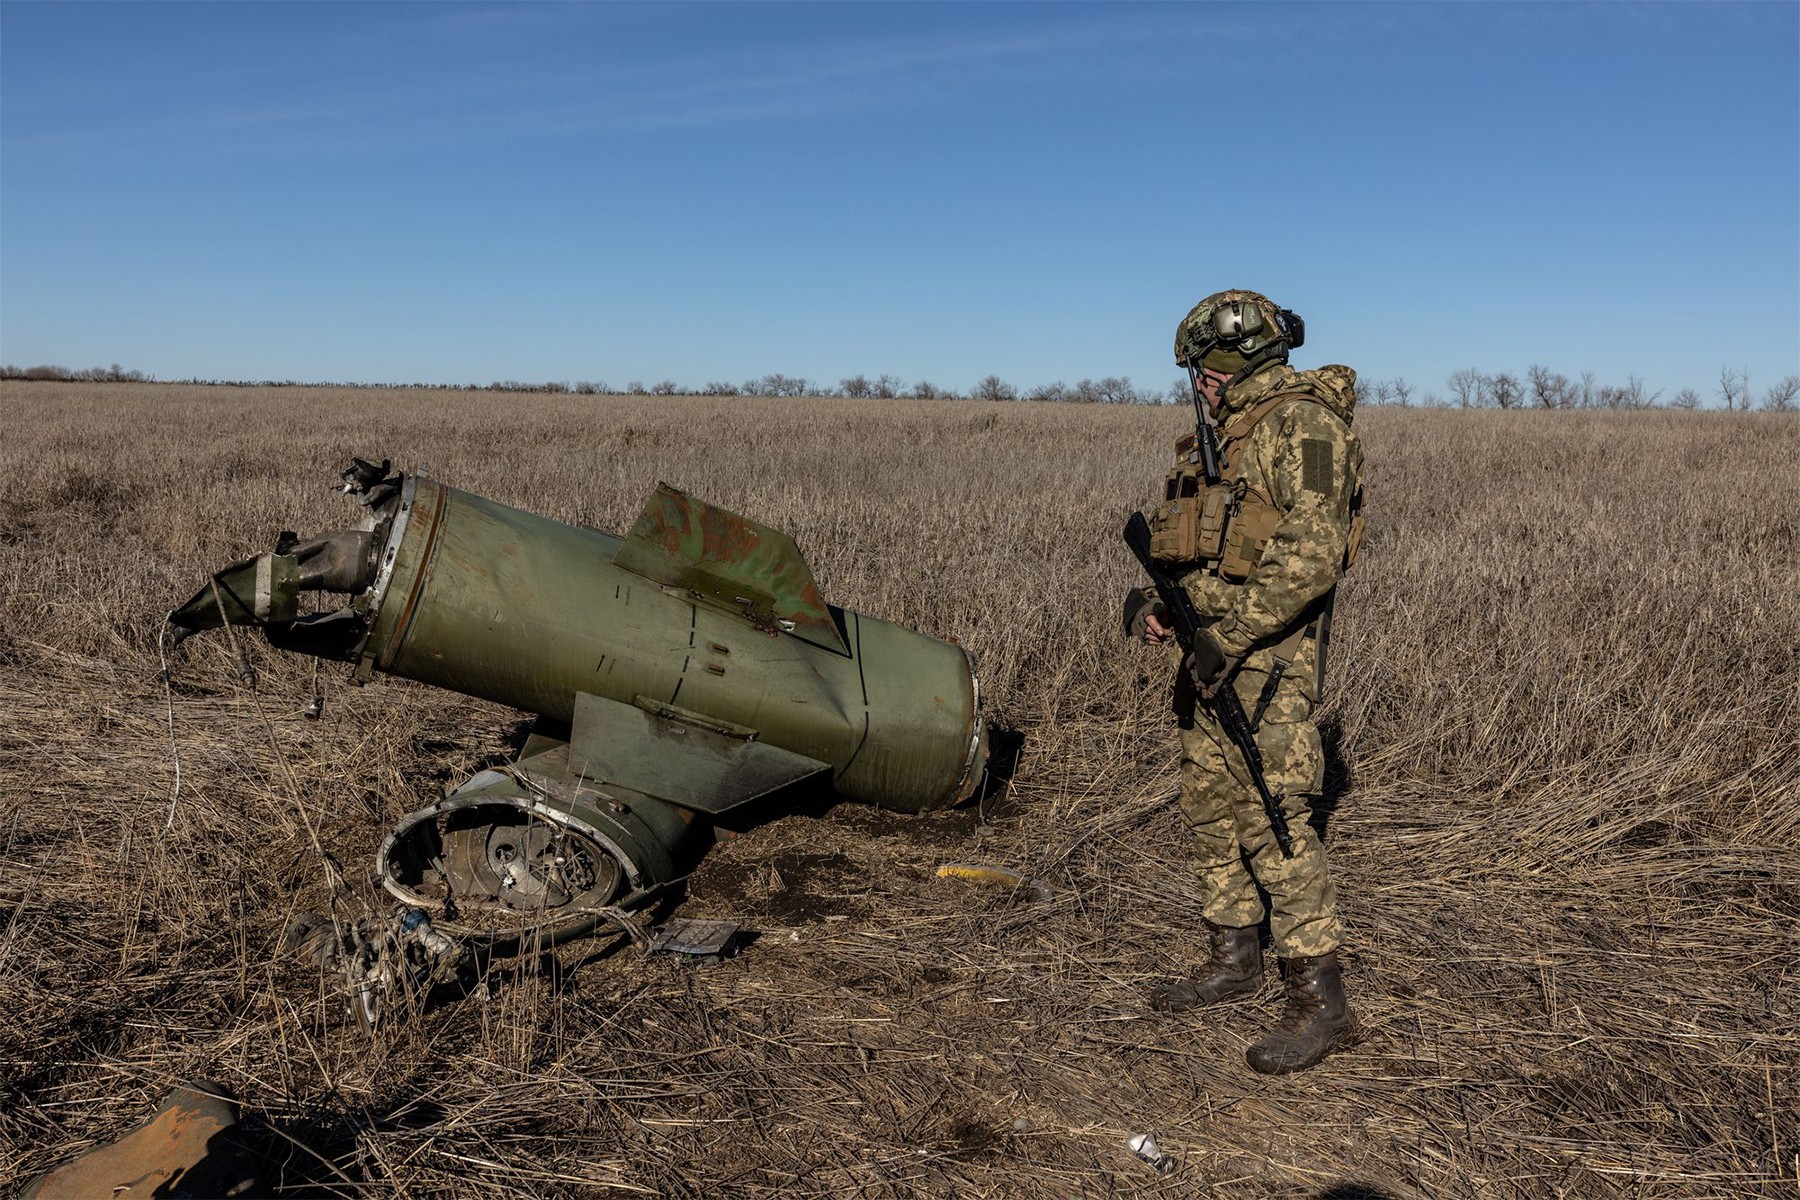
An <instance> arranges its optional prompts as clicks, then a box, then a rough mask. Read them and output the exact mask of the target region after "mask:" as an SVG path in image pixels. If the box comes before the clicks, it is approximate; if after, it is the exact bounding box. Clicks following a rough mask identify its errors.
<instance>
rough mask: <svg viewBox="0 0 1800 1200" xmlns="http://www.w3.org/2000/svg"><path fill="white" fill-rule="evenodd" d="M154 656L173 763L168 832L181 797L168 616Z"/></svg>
mask: <svg viewBox="0 0 1800 1200" xmlns="http://www.w3.org/2000/svg"><path fill="white" fill-rule="evenodd" d="M156 656H157V658H158V659H160V660H161V662H162V674H161V675H159V676H158V677H157V678H159V679H161V680H162V685H163V701H164V702H165V703H166V704H167V705H168V720H169V758H170V759H171V760H172V761H173V762H174V764H175V786H174V787H172V788H170V789H169V816H168V819H167V820H165V821H164V822H163V832H164V833H168V832H169V830H171V829H173V828H174V827H175V802H176V801H177V800H179V799H181V744H180V743H179V742H178V741H176V740H175V687H174V685H173V684H172V683H170V682H169V618H168V617H164V618H163V623H162V628H161V629H159V630H157V631H156Z"/></svg>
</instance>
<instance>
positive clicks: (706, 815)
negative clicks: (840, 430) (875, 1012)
mask: <svg viewBox="0 0 1800 1200" xmlns="http://www.w3.org/2000/svg"><path fill="white" fill-rule="evenodd" d="M343 480H344V482H343V487H342V489H341V490H343V491H344V492H345V494H346V495H349V496H351V497H354V498H355V499H356V500H357V501H358V502H359V503H360V504H361V505H362V507H363V509H364V517H363V520H362V521H361V523H360V524H359V525H358V527H356V528H354V529H345V530H338V531H334V532H330V533H326V534H323V535H320V536H318V537H314V538H310V539H307V540H304V541H302V540H300V539H299V538H297V537H296V536H295V535H293V534H283V535H281V537H280V538H279V539H278V541H277V544H276V547H275V549H274V551H272V552H271V553H268V554H262V555H258V556H257V557H255V558H252V559H248V560H246V561H244V562H240V563H237V564H235V565H233V566H230V567H227V568H226V569H225V570H223V571H220V572H219V573H217V574H216V575H214V576H213V577H212V579H211V580H210V581H209V582H208V583H207V584H206V586H204V587H202V588H201V589H200V590H199V592H197V593H196V594H195V595H194V597H193V598H192V599H191V600H189V601H188V602H187V603H186V604H184V605H182V606H181V607H180V608H178V609H176V610H175V611H174V612H172V613H171V614H170V616H169V624H170V628H171V638H170V642H171V645H173V644H178V643H179V642H181V641H183V640H185V639H186V638H187V637H190V636H192V635H193V634H194V633H197V632H199V631H201V630H205V629H213V628H218V627H220V626H222V625H225V624H231V625H242V626H253V627H256V628H259V629H260V630H261V631H262V633H263V634H264V636H265V637H266V638H267V640H268V641H269V642H270V643H271V644H272V645H274V646H276V647H278V648H281V649H283V650H289V651H294V652H297V653H302V654H311V655H315V656H317V657H320V658H325V659H335V660H342V661H347V662H350V663H353V664H355V671H354V678H355V679H356V680H357V681H359V682H360V681H366V680H368V679H369V678H371V677H372V676H373V675H374V673H376V672H383V673H387V674H392V675H398V676H401V677H404V678H407V679H413V680H417V681H419V682H422V683H428V684H432V685H435V686H437V687H443V688H447V689H449V690H451V691H456V692H461V693H463V694H465V695H470V696H476V697H480V698H482V699H485V700H492V701H495V702H498V703H500V704H505V705H509V706H511V707H513V708H517V709H522V710H524V711H526V712H528V713H533V714H536V715H537V716H538V721H537V724H536V725H535V726H534V728H533V732H532V736H531V738H530V739H529V741H528V742H527V743H526V745H525V747H524V750H523V752H522V753H521V755H520V757H519V759H518V761H517V762H515V763H513V764H512V765H510V766H508V767H505V768H500V769H496V770H488V771H482V772H480V773H478V774H476V775H475V776H474V777H472V778H470V779H469V780H467V781H466V782H464V783H463V784H462V785H461V786H460V787H457V788H456V789H454V790H453V791H452V792H451V793H450V794H449V795H448V796H447V797H446V798H445V799H444V800H442V801H440V802H438V803H436V804H433V805H431V806H429V807H427V808H424V809H421V810H420V811H418V812H414V813H412V814H409V815H408V816H407V817H406V818H404V819H403V820H401V821H400V823H399V824H398V825H397V826H396V827H395V828H394V829H393V830H392V831H391V832H390V833H389V834H388V836H387V838H386V840H385V841H384V842H383V844H382V846H381V849H380V851H379V852H378V860H377V863H376V878H377V879H378V880H379V881H380V883H381V885H382V886H383V887H385V888H386V889H387V890H388V891H389V892H391V893H392V894H393V895H394V896H396V897H397V898H398V899H399V900H401V901H402V902H404V903H407V904H414V905H419V906H421V907H424V908H426V909H429V910H431V911H432V912H433V913H434V914H435V919H436V920H437V921H438V924H439V926H440V927H441V928H445V929H447V930H450V931H451V932H454V933H459V934H468V933H491V932H493V930H494V929H495V927H496V922H495V919H494V918H495V917H496V915H498V916H499V917H501V918H506V919H508V920H510V923H511V924H512V925H513V926H515V927H517V926H519V925H522V924H525V923H530V924H531V925H533V926H534V927H536V928H538V929H540V930H541V929H542V928H544V927H545V926H546V925H548V926H552V927H556V928H562V927H566V926H568V925H570V924H572V923H574V922H575V921H576V920H577V919H578V918H581V917H583V916H584V915H590V914H591V913H592V911H593V910H595V909H596V908H599V907H600V906H604V905H608V904H630V903H632V902H635V901H638V900H641V899H643V898H645V897H647V896H648V895H650V894H651V893H652V892H654V891H655V890H657V889H658V888H659V887H660V886H662V885H663V884H665V883H667V882H669V881H670V880H672V879H674V878H677V877H678V876H679V875H680V874H681V873H682V872H683V870H684V868H683V865H682V859H683V855H684V853H685V852H687V850H688V849H689V848H690V842H691V841H692V839H693V834H694V830H695V829H696V827H697V826H703V825H704V824H705V823H706V821H708V820H710V819H711V818H714V817H718V816H721V815H723V814H726V813H729V812H732V811H733V810H737V809H739V808H741V807H742V806H745V805H749V804H751V803H752V802H753V801H756V800H759V799H762V798H764V797H767V796H770V795H771V794H773V793H777V792H781V791H784V790H786V789H790V788H798V787H801V786H803V785H806V784H809V783H810V784H814V785H829V786H830V787H831V788H833V789H835V791H836V792H837V793H838V794H839V795H841V796H843V797H845V798H847V799H851V800H857V801H862V802H865V803H870V804H875V805H879V806H881V807H884V808H892V809H899V810H904V811H910V812H924V811H929V810H931V809H935V808H941V807H945V806H948V805H954V804H960V803H962V802H964V801H966V800H968V799H970V798H971V797H973V795H974V794H975V792H976V790H977V788H978V787H979V784H980V781H981V777H982V772H983V770H984V767H985V764H986V760H987V737H986V731H985V728H984V725H983V721H982V716H981V705H980V694H979V685H978V683H977V680H976V678H975V675H974V672H973V670H972V667H971V664H970V661H969V659H968V656H967V655H966V654H965V653H964V652H963V650H962V649H961V648H960V647H957V646H955V645H952V644H950V643H947V642H941V641H938V640H936V639H934V638H930V637H926V636H924V635H921V634H918V633H914V632H912V631H910V630H908V629H905V628H902V627H901V626H898V625H895V624H892V623H890V622H887V621H883V620H880V619H878V618H875V617H871V616H867V615H863V614H859V613H856V612H852V611H849V610H847V609H842V608H838V607H836V606H834V605H829V604H827V603H825V601H824V600H823V599H822V598H821V596H820V594H819V591H818V587H817V585H816V584H815V583H814V581H813V577H812V572H811V571H810V570H809V569H808V567H807V565H806V563H805V561H804V560H803V559H802V558H801V556H800V552H799V550H798V548H797V547H796V546H795V544H794V542H793V540H792V539H791V538H790V537H788V536H787V535H786V534H783V533H781V532H779V531H777V530H774V529H771V528H769V527H767V526H765V525H761V524H758V523H757V522H755V521H752V520H748V519H746V518H744V517H740V516H737V515H736V514H733V513H730V512H726V511H725V510H723V509H720V508H716V507H714V506H712V505H710V504H707V503H705V502H704V501H701V500H698V499H696V498H694V497H692V496H689V495H687V494H685V493H683V492H680V491H677V490H676V489H674V488H671V487H669V486H667V485H659V486H658V487H657V488H656V490H655V491H654V492H653V493H652V494H651V496H650V498H649V501H648V502H647V503H646V504H645V506H644V510H643V512H642V514H641V515H640V516H639V517H638V519H637V522H636V524H634V525H633V526H632V528H631V530H630V532H629V533H628V534H627V535H626V536H625V537H623V538H619V537H616V536H614V535H612V534H608V533H602V532H600V531H598V530H594V529H586V528H578V527H574V526H570V525H564V524H560V523H558V522H556V521H551V520H548V519H547V518H544V517H540V516H536V515H534V514H532V513H529V512H525V511H522V510H520V509H516V508H511V507H508V506H506V505H503V504H498V503H495V502H494V501H492V500H487V499H484V498H482V497H480V496H476V495H473V494H471V493H468V492H463V491H458V490H457V489H455V488H452V487H448V486H446V485H444V484H442V483H439V482H438V481H436V480H435V479H431V478H428V477H426V476H424V475H422V474H419V473H413V474H401V473H399V472H395V471H392V470H390V469H389V465H388V464H387V463H386V462H383V463H381V464H380V465H379V466H377V465H375V464H372V463H368V462H365V461H363V460H360V459H358V460H356V461H355V463H354V464H353V465H352V466H351V467H350V469H349V470H347V471H345V472H344V475H343ZM307 592H315V593H325V594H335V595H340V596H344V597H346V598H347V602H346V603H344V604H343V605H342V606H341V607H338V608H335V609H331V610H329V611H324V612H318V613H302V612H301V602H300V601H301V596H302V594H303V593H307ZM506 923H507V922H506V921H501V922H500V924H506Z"/></svg>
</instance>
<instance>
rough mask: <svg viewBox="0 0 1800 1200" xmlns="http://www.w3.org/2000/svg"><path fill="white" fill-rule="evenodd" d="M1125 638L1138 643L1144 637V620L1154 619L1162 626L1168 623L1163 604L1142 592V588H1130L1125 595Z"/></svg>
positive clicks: (1166, 611)
mask: <svg viewBox="0 0 1800 1200" xmlns="http://www.w3.org/2000/svg"><path fill="white" fill-rule="evenodd" d="M1124 616H1125V621H1124V624H1125V636H1126V637H1128V638H1130V639H1131V640H1132V641H1134V642H1135V641H1139V640H1141V639H1142V638H1143V636H1144V629H1145V624H1144V622H1145V621H1146V619H1148V618H1150V617H1155V618H1156V619H1157V620H1158V621H1161V622H1162V623H1163V624H1164V625H1167V624H1168V623H1169V610H1168V609H1166V608H1164V607H1163V602H1162V601H1161V600H1158V599H1157V598H1156V597H1155V596H1153V595H1151V594H1149V593H1148V592H1146V591H1144V589H1143V588H1132V589H1131V590H1130V591H1129V592H1126V593H1125V614H1124Z"/></svg>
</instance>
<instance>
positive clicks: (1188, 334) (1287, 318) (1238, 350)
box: [1175, 291, 1306, 375]
mask: <svg viewBox="0 0 1800 1200" xmlns="http://www.w3.org/2000/svg"><path fill="white" fill-rule="evenodd" d="M1305 340H1306V322H1304V321H1302V320H1301V319H1300V315H1299V314H1298V313H1296V312H1293V311H1291V310H1289V309H1285V308H1279V307H1277V306H1276V304H1275V302H1274V301H1273V300H1271V299H1269V298H1268V297H1267V296H1265V295H1263V294H1262V293H1260V292H1245V291H1227V292H1214V293H1213V294H1212V295H1210V296H1208V297H1207V298H1206V299H1204V300H1202V301H1201V302H1200V303H1198V304H1196V305H1194V307H1193V308H1192V309H1191V310H1190V311H1189V312H1188V315H1187V316H1185V317H1183V318H1182V319H1181V324H1179V325H1177V326H1176V327H1175V363H1176V365H1177V366H1183V367H1205V368H1206V369H1208V370H1211V371H1221V372H1224V373H1225V374H1227V375H1236V374H1239V373H1240V372H1242V371H1244V370H1246V369H1248V368H1249V367H1252V366H1258V365H1260V364H1262V363H1265V362H1268V361H1270V360H1271V359H1281V360H1283V361H1286V359H1287V355H1288V351H1289V350H1291V349H1293V348H1294V347H1295V346H1298V345H1300V344H1301V343H1302V342H1304V341H1305Z"/></svg>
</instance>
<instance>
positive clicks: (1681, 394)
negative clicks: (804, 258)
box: [0, 363, 1800, 412]
mask: <svg viewBox="0 0 1800 1200" xmlns="http://www.w3.org/2000/svg"><path fill="white" fill-rule="evenodd" d="M0 379H36V380H55V381H62V382H70V383H74V382H82V383H151V382H155V379H154V377H153V376H150V375H146V374H144V373H143V372H142V371H127V370H125V369H123V368H122V367H120V366H119V364H118V363H114V364H113V365H112V366H110V367H91V368H88V369H87V370H75V371H72V370H70V369H69V368H67V367H53V366H41V367H14V366H3V367H0ZM168 382H170V383H175V384H189V385H209V386H220V387H273V388H280V387H342V388H387V389H396V390H408V389H429V390H448V391H468V392H478V391H488V392H535V393H540V394H552V395H563V394H573V395H579V396H844V397H848V398H850V399H852V400H896V399H912V400H987V401H1020V402H1025V403H1041V404H1186V403H1188V402H1189V401H1190V400H1191V399H1192V395H1193V394H1192V391H1191V389H1190V386H1189V384H1188V381H1187V380H1186V379H1185V378H1183V379H1177V380H1175V382H1174V383H1173V384H1172V385H1171V386H1170V387H1169V389H1168V390H1167V391H1158V390H1156V389H1155V388H1140V387H1137V386H1135V385H1133V384H1132V382H1131V379H1130V377H1128V376H1123V375H1119V376H1114V375H1109V376H1107V377H1106V378H1104V379H1098V380H1095V379H1083V380H1081V381H1080V382H1078V383H1074V384H1067V383H1063V382H1061V381H1058V382H1056V383H1046V384H1040V385H1038V386H1037V387H1032V388H1024V389H1021V388H1018V387H1015V386H1014V385H1012V384H1010V383H1008V382H1007V381H1006V380H1004V379H1002V378H1000V377H999V376H998V375H988V376H986V377H985V378H983V379H980V380H978V381H977V382H976V383H974V384H973V385H972V386H970V387H969V388H968V390H967V391H957V390H956V389H954V388H942V387H938V386H937V385H936V384H934V383H931V382H929V381H927V380H920V381H918V382H916V383H911V384H908V383H906V382H905V381H904V380H902V379H900V378H899V377H898V376H895V375H877V376H875V377H874V378H872V379H871V378H870V377H869V376H867V375H852V376H850V377H848V378H846V379H840V380H838V385H837V387H836V388H831V387H828V386H826V385H825V384H822V383H818V382H815V381H814V380H811V379H807V378H805V377H804V376H799V375H782V374H770V375H763V376H760V377H759V378H756V379H746V380H744V381H743V382H742V383H724V382H713V383H708V384H704V385H702V386H701V387H697V388H690V387H684V386H682V385H681V384H678V383H676V382H675V381H674V380H672V379H664V380H661V381H659V382H657V383H653V384H650V385H648V386H646V385H645V384H644V382H643V381H642V380H638V379H633V380H631V381H630V382H628V383H627V384H625V386H624V387H617V388H616V387H613V386H612V385H610V384H608V383H605V382H602V381H600V380H586V379H584V380H579V381H577V382H574V383H569V382H567V381H561V382H558V381H551V382H548V383H527V382H521V381H519V380H516V379H505V380H495V381H494V382H493V383H489V384H473V383H470V384H461V385H458V384H435V383H330V382H317V381H315V382H304V381H300V380H294V379H283V380H275V379H174V380H169V381H168ZM1357 395H1358V399H1359V400H1360V402H1361V403H1363V404H1373V405H1383V406H1386V405H1393V406H1398V407H1413V406H1419V407H1424V408H1545V409H1603V408H1611V409H1633V408H1653V407H1658V406H1662V407H1667V408H1685V409H1692V408H1700V407H1701V406H1702V405H1703V403H1704V401H1703V400H1702V398H1701V396H1700V394H1699V393H1698V392H1697V391H1695V390H1694V389H1693V388H1683V389H1681V390H1680V391H1678V392H1676V393H1675V394H1674V395H1673V396H1670V397H1669V398H1668V399H1667V400H1664V399H1662V393H1661V392H1660V391H1654V392H1653V391H1650V390H1648V389H1647V388H1646V387H1645V386H1644V381H1643V380H1641V379H1639V378H1638V377H1637V376H1635V375H1629V376H1627V377H1626V379H1625V382H1624V383H1623V384H1607V383H1600V382H1599V381H1598V380H1597V379H1596V378H1595V375H1594V372H1592V371H1583V372H1581V374H1580V375H1578V376H1576V377H1574V378H1570V377H1569V376H1567V375H1564V374H1562V373H1561V372H1559V371H1553V370H1551V369H1550V368H1549V367H1545V366H1542V365H1540V364H1537V363H1533V364H1532V365H1531V366H1529V367H1527V368H1526V369H1525V372H1524V374H1522V375H1521V374H1517V373H1515V372H1512V371H1496V372H1494V373H1493V374H1486V373H1484V372H1482V371H1478V370H1476V369H1475V368H1473V367H1466V368H1464V369H1462V370H1460V371H1455V372H1452V373H1451V375H1450V377H1449V379H1447V380H1446V381H1445V391H1444V392H1441V393H1440V392H1432V391H1428V392H1424V393H1422V394H1421V393H1420V392H1419V390H1418V389H1417V388H1415V387H1414V386H1413V385H1412V384H1411V383H1409V382H1407V381H1406V380H1405V379H1403V378H1398V377H1396V378H1392V379H1375V378H1365V379H1362V380H1360V381H1359V382H1358V384H1357ZM1712 395H1713V398H1715V399H1717V400H1718V402H1719V405H1720V407H1722V408H1724V409H1725V410H1726V411H1728V412H1736V411H1747V410H1748V409H1750V408H1752V407H1757V408H1761V409H1763V410H1764V411H1767V412H1792V411H1794V410H1795V409H1796V408H1800V375H1788V376H1786V377H1784V378H1782V379H1780V380H1778V381H1777V382H1775V383H1774V384H1771V385H1770V386H1769V387H1768V388H1767V389H1765V390H1764V391H1763V393H1762V395H1761V396H1760V397H1756V396H1755V393H1754V392H1752V390H1751V387H1750V371H1749V369H1748V368H1732V367H1722V368H1720V370H1719V380H1718V383H1717V384H1716V385H1715V387H1714V389H1713V393H1712ZM1753 400H1754V401H1755V403H1754V405H1753V403H1752V401H1753Z"/></svg>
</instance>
